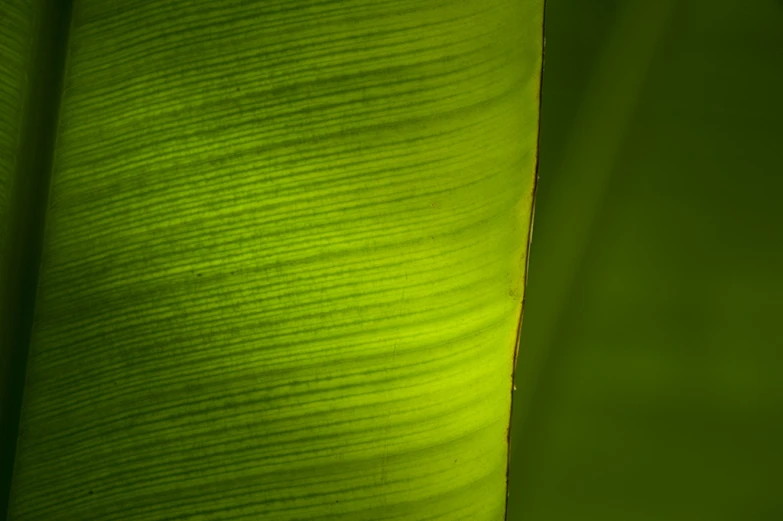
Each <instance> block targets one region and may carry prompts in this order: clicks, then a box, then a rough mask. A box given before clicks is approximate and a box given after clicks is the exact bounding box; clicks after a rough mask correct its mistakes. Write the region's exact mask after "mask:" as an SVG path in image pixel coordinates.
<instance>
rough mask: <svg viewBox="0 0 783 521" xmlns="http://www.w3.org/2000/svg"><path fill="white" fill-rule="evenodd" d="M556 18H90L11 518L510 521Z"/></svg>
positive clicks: (425, 14) (94, 6)
mask: <svg viewBox="0 0 783 521" xmlns="http://www.w3.org/2000/svg"><path fill="white" fill-rule="evenodd" d="M542 12H543V6H542V2H539V1H527V0H480V1H479V0H476V1H473V0H454V1H453V2H450V3H448V4H444V3H443V2H434V1H432V2H431V1H425V2H418V1H417V2H412V1H411V2H407V3H406V2H396V1H395V2H387V3H384V2H375V1H370V0H362V1H342V2H299V5H297V2H291V1H285V2H283V1H280V2H266V1H263V2H251V3H248V2H207V1H202V2H195V3H194V2H191V1H184V0H182V1H166V2H163V1H144V2H141V1H139V2H124V3H122V6H121V7H118V4H117V3H116V2H109V1H99V0H92V1H89V0H88V1H82V2H76V4H75V6H74V13H73V22H72V23H73V25H72V28H71V34H70V43H69V50H68V57H67V63H66V76H65V79H64V97H63V104H62V108H61V114H60V126H59V131H58V134H57V145H56V148H55V158H54V169H53V174H52V175H53V177H52V187H51V193H50V200H49V208H48V213H47V224H46V226H47V227H46V233H45V240H44V250H43V262H42V271H41V275H40V277H41V278H40V284H39V288H38V291H39V293H38V300H37V304H36V314H35V317H36V318H35V326H34V330H33V339H32V344H31V352H30V361H29V367H28V380H27V386H26V389H25V397H24V411H23V418H22V430H21V434H20V441H19V450H18V453H17V464H16V473H15V477H14V488H13V492H12V500H11V510H10V519H11V520H14V521H21V520H39V519H40V520H43V519H46V520H56V519H101V520H115V519H116V520H120V519H121V520H127V521H131V520H142V519H163V518H166V519H168V518H171V519H174V518H176V519H188V520H208V519H209V520H213V519H220V520H251V519H253V520H256V519H264V520H280V521H282V520H295V519H307V520H337V519H339V520H356V521H366V520H405V521H417V520H421V521H424V520H428V521H430V520H450V521H451V520H471V521H481V520H501V519H503V517H504V512H505V502H506V464H507V450H508V447H507V440H506V437H507V428H508V424H509V411H510V401H511V388H512V382H511V375H512V362H513V356H514V348H515V344H516V334H517V326H518V320H519V318H520V311H521V301H522V293H523V287H524V280H523V278H524V270H525V263H526V260H525V256H526V249H527V246H528V230H529V220H530V211H531V206H532V200H531V197H532V191H533V183H534V169H535V162H536V139H537V138H536V136H537V126H538V92H539V85H540V77H539V74H540V68H541V23H542Z"/></svg>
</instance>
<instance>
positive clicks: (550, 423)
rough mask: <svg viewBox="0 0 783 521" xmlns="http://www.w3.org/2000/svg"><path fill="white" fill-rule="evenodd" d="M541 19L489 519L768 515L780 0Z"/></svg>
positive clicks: (781, 127)
mask: <svg viewBox="0 0 783 521" xmlns="http://www.w3.org/2000/svg"><path fill="white" fill-rule="evenodd" d="M546 27H547V28H546V59H545V73H544V89H543V92H544V93H543V101H542V103H543V107H542V127H541V148H540V154H541V155H540V171H539V174H540V180H539V188H538V197H537V203H536V220H535V231H534V234H533V245H532V254H531V260H530V272H529V277H530V278H529V282H528V293H527V297H526V307H525V318H524V325H523V328H522V339H521V347H520V355H519V357H520V358H519V362H518V368H517V387H518V390H517V392H516V395H515V398H514V400H515V401H514V412H513V419H512V446H511V451H512V455H511V470H510V488H509V496H510V499H509V514H508V520H509V521H550V520H576V519H580V520H584V519H590V520H592V519H596V520H599V519H600V520H603V521H609V520H615V519H616V520H623V521H628V520H633V521H645V520H667V521H678V520H688V521H694V520H724V519H725V520H734V521H736V520H742V521H755V520H783V479H781V476H780V474H781V472H783V370H782V369H783V364H782V363H781V361H783V352H782V351H783V350H782V349H781V348H783V334H782V333H781V325H780V322H779V321H778V320H779V316H780V313H781V311H783V306H781V304H780V299H781V296H782V295H783V270H782V268H783V202H781V199H782V198H783V2H780V1H777V0H750V1H748V0H745V1H743V0H715V1H706V0H678V1H670V0H655V1H651V0H626V1H611V0H594V1H592V2H583V1H581V0H548V2H547V14H546Z"/></svg>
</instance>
